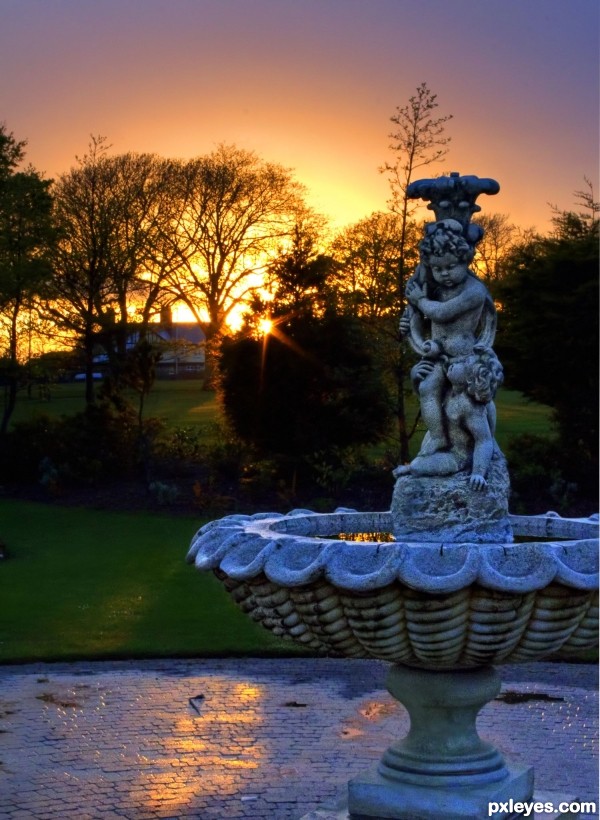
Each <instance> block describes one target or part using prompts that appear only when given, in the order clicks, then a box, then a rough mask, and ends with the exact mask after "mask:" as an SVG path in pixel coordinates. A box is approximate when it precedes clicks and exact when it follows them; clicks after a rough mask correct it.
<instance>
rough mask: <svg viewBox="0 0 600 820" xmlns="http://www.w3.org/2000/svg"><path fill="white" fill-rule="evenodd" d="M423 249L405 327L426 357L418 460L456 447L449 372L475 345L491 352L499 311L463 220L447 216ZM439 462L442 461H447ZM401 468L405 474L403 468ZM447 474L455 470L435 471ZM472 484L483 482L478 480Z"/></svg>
mask: <svg viewBox="0 0 600 820" xmlns="http://www.w3.org/2000/svg"><path fill="white" fill-rule="evenodd" d="M419 247H420V254H421V261H420V264H419V266H418V268H417V270H416V271H415V274H414V275H413V276H412V277H411V278H410V279H409V281H408V283H407V285H406V297H407V299H408V302H409V306H408V308H407V310H406V311H405V313H404V315H403V316H402V319H401V320H400V330H401V332H402V333H403V334H405V335H408V337H409V339H410V342H411V344H412V346H413V348H414V349H415V350H416V351H417V352H418V353H419V354H420V355H421V356H422V359H421V362H420V363H419V364H418V365H417V366H416V368H413V375H414V378H413V383H414V385H415V389H416V391H417V393H418V394H419V398H420V404H421V415H422V418H423V421H424V422H425V425H426V427H427V431H428V435H427V436H426V437H425V439H424V440H423V444H422V446H421V450H420V452H419V456H418V457H417V458H425V457H429V456H432V455H434V454H435V453H438V452H444V451H448V449H449V448H450V449H451V445H452V443H451V441H450V436H449V420H448V418H447V406H446V402H445V398H446V394H447V392H448V391H449V389H450V385H451V380H450V378H449V370H450V368H451V366H452V365H454V364H457V363H459V362H462V361H464V360H465V358H466V357H468V356H470V355H471V354H472V353H473V351H474V350H475V347H476V346H479V347H480V348H484V347H485V348H489V349H490V350H491V344H492V342H493V340H494V336H495V331H496V311H495V307H494V303H493V301H492V299H491V296H490V294H489V293H488V291H487V288H486V287H485V285H484V284H483V283H482V282H481V281H480V280H479V279H478V278H477V276H476V275H475V274H474V273H473V272H472V271H471V270H469V264H470V262H471V261H472V259H473V255H474V248H473V245H472V244H471V243H470V242H468V241H467V239H465V237H464V233H463V226H462V225H461V223H460V222H458V221H457V220H455V219H443V220H441V221H439V222H436V223H433V224H432V225H430V226H429V228H428V230H427V233H426V235H425V238H424V239H423V240H422V242H421V244H420V246H419ZM492 352H493V351H492ZM496 361H497V360H496ZM438 461H439V463H440V465H441V461H442V460H438ZM398 469H399V471H400V474H401V473H402V472H403V468H398ZM459 469H460V468H459ZM411 472H412V470H411ZM448 472H452V471H444V472H438V473H435V474H436V475H445V474H448ZM396 474H398V473H396ZM430 474H431V473H430ZM472 484H473V486H474V487H476V488H480V487H481V486H483V484H481V482H477V481H476V482H472Z"/></svg>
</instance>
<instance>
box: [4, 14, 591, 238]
mask: <svg viewBox="0 0 600 820" xmlns="http://www.w3.org/2000/svg"><path fill="white" fill-rule="evenodd" d="M0 7H1V11H2V17H1V19H2V26H1V28H0V100H1V108H0V121H2V122H4V123H5V124H6V126H7V128H8V129H9V130H10V131H12V132H14V134H15V136H16V137H17V138H19V139H25V138H26V139H27V140H28V143H29V144H28V149H27V160H28V161H30V162H31V163H33V165H34V166H35V167H36V168H38V169H39V170H41V171H44V172H45V173H46V175H47V176H48V177H54V176H56V175H58V174H59V173H61V172H64V171H67V170H68V169H69V168H70V167H71V166H73V165H74V164H75V156H76V155H79V156H81V155H83V154H84V153H85V152H86V149H87V145H88V142H89V138H90V135H91V134H94V135H104V136H106V137H107V139H108V141H109V143H111V144H112V146H113V151H115V152H126V151H138V152H142V151H149V152H155V153H158V154H161V155H163V156H174V157H192V156H195V155H199V154H203V153H208V152H210V151H211V150H213V148H214V147H215V145H217V144H218V143H220V142H225V143H234V144H236V145H238V146H240V147H242V148H247V149H252V150H255V151H256V152H257V153H258V154H259V155H260V156H261V157H263V158H264V159H266V160H269V161H273V162H278V163H280V164H282V165H285V166H286V167H290V168H292V169H294V170H295V173H296V177H297V178H298V179H299V180H300V181H301V182H303V183H304V184H305V185H306V186H307V188H308V192H309V202H310V203H311V204H312V205H313V206H314V207H315V208H316V209H317V210H319V211H321V212H322V213H324V214H325V215H326V216H328V217H329V218H330V220H331V223H332V225H333V226H334V227H341V226H343V225H346V224H348V223H350V222H354V221H357V220H359V219H361V218H363V217H365V216H367V215H369V214H370V213H371V212H373V211H375V210H383V209H385V207H386V201H387V199H388V196H389V190H388V186H387V183H386V180H385V178H384V176H382V175H381V174H380V173H378V168H379V167H381V166H382V165H383V164H384V163H385V162H386V161H389V160H390V159H391V158H392V157H391V154H390V152H389V150H388V145H389V139H388V134H389V132H390V130H392V128H393V126H392V124H391V123H390V122H389V118H390V116H391V115H392V114H393V113H394V111H395V109H396V106H404V105H405V104H406V103H407V101H408V98H409V96H410V95H411V94H413V93H414V91H415V89H416V87H417V86H418V85H419V84H420V83H421V82H426V83H427V84H428V85H429V87H430V88H431V90H432V91H433V92H435V93H436V94H437V95H438V102H439V104H440V106H439V109H438V113H439V114H441V115H443V114H453V120H452V121H451V122H450V123H449V124H448V126H447V135H448V136H450V137H451V140H452V141H451V143H450V152H449V154H448V156H447V158H446V159H445V160H444V161H443V162H442V163H440V164H439V165H436V166H430V167H429V168H425V169H422V171H418V172H417V177H418V176H430V175H433V174H439V173H448V172H450V171H459V172H460V173H462V174H476V175H478V176H490V177H494V178H495V179H497V180H498V181H499V182H500V185H501V191H500V194H499V195H498V196H496V197H494V198H491V199H488V198H486V197H482V203H481V204H482V205H483V207H484V212H487V213H493V212H500V213H507V214H509V216H510V217H511V219H512V221H514V222H516V223H517V224H519V225H520V226H521V227H523V228H525V227H531V226H534V225H535V226H537V227H538V228H539V229H542V230H545V229H547V227H548V225H549V219H550V217H551V211H550V208H549V204H548V203H553V204H556V205H558V206H559V207H561V208H570V207H573V205H574V200H573V192H574V191H575V190H578V189H581V188H582V187H584V183H583V176H584V175H587V176H588V177H589V178H590V179H592V180H593V181H594V182H595V183H596V182H597V179H598V119H599V117H598V97H599V95H598V22H599V21H598V15H599V12H598V4H597V2H596V0H573V2H572V3H566V2H564V0H527V2H523V0H486V2H481V0H450V2H449V1H448V0H428V2H427V3H415V2H414V0H376V2H367V0H327V2H323V0H303V2H297V0H230V2H227V3H225V2H222V0H194V2H189V0H128V2H127V3H123V2H122V0H103V2H101V3H82V2H81V0H54V2H52V3H40V2H39V0H0ZM596 188H597V186H596ZM596 193H597V191H596Z"/></svg>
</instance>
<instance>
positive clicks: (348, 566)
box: [187, 508, 598, 593]
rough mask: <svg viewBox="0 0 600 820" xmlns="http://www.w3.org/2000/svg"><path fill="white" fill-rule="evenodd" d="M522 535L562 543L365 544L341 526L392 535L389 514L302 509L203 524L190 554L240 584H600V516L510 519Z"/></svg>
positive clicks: (433, 589) (508, 587) (438, 589)
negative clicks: (262, 580) (261, 579)
mask: <svg viewBox="0 0 600 820" xmlns="http://www.w3.org/2000/svg"><path fill="white" fill-rule="evenodd" d="M510 520H511V525H512V526H513V529H514V532H515V534H517V535H530V536H531V537H534V538H535V537H544V538H551V539H553V540H550V541H548V540H546V541H532V542H529V543H520V544H514V543H506V544H498V543H496V544H494V543H491V544H469V543H465V544H444V543H409V542H403V541H399V542H384V543H377V542H356V541H340V540H338V539H337V538H336V539H335V540H333V539H332V538H328V536H332V534H334V533H338V532H348V533H352V532H389V531H391V530H392V522H391V514H390V513H389V512H379V513H377V512H367V513H360V512H356V511H355V510H349V509H346V508H339V509H337V510H336V511H335V512H334V513H314V512H311V511H310V510H293V511H292V512H291V513H288V514H287V515H282V514H281V513H258V514H257V515H251V516H250V515H230V516H226V517H225V518H221V519H219V520H216V521H211V522H210V523H208V524H205V525H204V526H203V527H201V528H200V529H199V530H198V532H197V533H196V534H195V536H194V538H193V539H192V544H191V547H190V550H189V552H188V555H187V560H188V562H190V563H192V562H193V563H195V565H196V567H197V568H198V569H200V570H211V569H216V568H220V569H221V570H222V571H223V572H225V573H226V574H227V575H229V576H230V577H231V578H233V579H235V580H238V581H245V580H249V579H250V578H255V577H256V576H258V575H260V574H261V573H264V574H265V575H266V576H267V578H268V579H269V580H270V581H273V582H274V583H277V584H280V585H281V586H302V585H304V584H309V583H311V582H313V581H315V580H317V579H318V578H320V577H322V578H325V579H326V580H327V581H329V582H330V583H331V584H333V585H334V586H336V587H338V588H340V589H346V590H354V591H359V592H360V591H367V590H372V589H379V588H380V587H384V586H387V585H388V584H390V583H393V582H394V581H400V582H401V583H403V584H405V585H406V586H408V587H411V588H412V589H415V590H419V591H422V592H429V593H448V592H456V591H458V590H460V589H464V588H465V587H467V586H470V585H471V584H474V583H477V584H479V585H480V586H482V587H485V588H488V589H493V590H498V591H502V592H518V593H525V592H533V591H534V590H538V589H543V588H544V587H546V586H548V584H550V583H552V582H553V581H554V582H558V583H561V584H563V585H564V586H567V587H571V588H573V589H581V590H595V589H598V515H597V514H594V515H591V516H590V517H589V518H562V517H561V516H559V515H558V514H557V513H554V512H549V513H546V514H544V515H535V516H516V515H512V516H510Z"/></svg>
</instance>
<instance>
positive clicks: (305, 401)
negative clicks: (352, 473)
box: [221, 314, 389, 465]
mask: <svg viewBox="0 0 600 820" xmlns="http://www.w3.org/2000/svg"><path fill="white" fill-rule="evenodd" d="M221 368H222V379H223V381H222V389H223V403H224V410H225V414H226V416H227V419H228V420H229V422H230V423H231V425H232V427H233V429H234V430H235V432H236V434H237V435H238V436H239V437H240V438H241V439H242V440H243V441H245V442H247V443H251V444H252V445H254V446H255V447H256V449H257V451H258V452H259V454H260V455H261V456H276V457H279V458H281V457H284V458H288V459H289V460H290V461H291V462H293V463H295V464H296V465H297V464H299V463H300V462H305V463H306V461H307V459H309V458H310V457H311V456H314V454H315V453H321V454H324V455H325V456H326V455H327V454H331V453H332V452H333V451H335V450H336V449H339V448H344V447H349V446H353V445H359V444H367V443H371V442H374V441H376V440H377V439H378V438H379V437H380V436H381V435H382V434H383V433H384V432H385V430H386V427H387V425H388V423H389V415H388V413H389V411H388V404H387V401H386V396H385V390H384V388H383V385H382V381H381V376H380V373H379V370H378V368H377V367H376V366H375V362H374V361H373V358H372V356H371V354H370V353H369V352H368V350H367V348H366V346H365V344H364V339H363V330H362V328H361V325H360V323H359V322H358V321H357V320H356V319H354V318H353V317H349V316H336V315H333V314H326V315H325V316H323V317H322V318H317V317H314V316H302V317H300V318H291V319H288V320H287V321H281V322H280V323H279V324H278V325H277V327H276V328H275V333H274V334H273V335H270V336H268V337H265V339H264V341H262V342H261V341H257V340H254V339H248V338H245V339H239V340H237V341H231V342H228V343H226V344H225V345H224V346H223V351H222V364H221Z"/></svg>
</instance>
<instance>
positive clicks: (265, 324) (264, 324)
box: [258, 319, 274, 336]
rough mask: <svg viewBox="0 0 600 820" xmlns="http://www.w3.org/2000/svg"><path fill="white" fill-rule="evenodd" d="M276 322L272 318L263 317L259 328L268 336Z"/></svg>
mask: <svg viewBox="0 0 600 820" xmlns="http://www.w3.org/2000/svg"><path fill="white" fill-rule="evenodd" d="M273 327H274V323H273V321H272V320H271V319H261V320H260V322H259V323H258V329H259V330H260V332H261V333H262V335H263V336H268V335H269V333H271V332H272V331H273Z"/></svg>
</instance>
